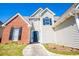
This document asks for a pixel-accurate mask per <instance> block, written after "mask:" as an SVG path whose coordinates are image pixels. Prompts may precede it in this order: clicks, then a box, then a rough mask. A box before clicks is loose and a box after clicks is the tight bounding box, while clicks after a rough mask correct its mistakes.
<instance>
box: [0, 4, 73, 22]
mask: <svg viewBox="0 0 79 59" xmlns="http://www.w3.org/2000/svg"><path fill="white" fill-rule="evenodd" d="M71 5H72V4H71V3H2V4H1V3H0V21H2V22H3V23H4V22H6V21H7V20H8V19H9V18H11V17H12V16H13V15H15V14H16V13H18V12H19V13H20V14H21V15H22V16H30V15H32V14H33V13H34V12H35V11H36V10H37V9H38V8H40V7H41V8H43V9H45V8H49V9H50V10H51V11H52V12H54V13H55V14H56V16H61V15H62V14H63V13H64V12H65V11H66V10H67V9H68V8H69V7H71Z"/></svg>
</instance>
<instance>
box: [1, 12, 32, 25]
mask: <svg viewBox="0 0 79 59" xmlns="http://www.w3.org/2000/svg"><path fill="white" fill-rule="evenodd" d="M17 15H19V16H20V17H21V18H22V20H23V21H24V22H25V23H27V24H28V26H30V24H29V23H28V22H27V21H26V20H25V19H24V17H23V16H22V15H21V14H20V13H16V14H15V15H14V16H13V17H11V18H10V19H9V20H8V21H7V22H5V23H4V24H2V26H5V25H6V24H8V23H9V22H10V21H11V20H13V19H14V18H15V17H16V16H17Z"/></svg>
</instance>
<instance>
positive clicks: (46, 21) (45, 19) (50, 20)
mask: <svg viewBox="0 0 79 59" xmlns="http://www.w3.org/2000/svg"><path fill="white" fill-rule="evenodd" d="M43 25H52V19H51V18H48V17H45V18H43Z"/></svg>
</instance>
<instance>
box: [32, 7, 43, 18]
mask: <svg viewBox="0 0 79 59" xmlns="http://www.w3.org/2000/svg"><path fill="white" fill-rule="evenodd" d="M40 11H43V9H42V8H39V9H38V10H36V11H35V12H34V13H33V14H32V15H31V17H32V16H34V15H35V14H36V13H37V12H40Z"/></svg>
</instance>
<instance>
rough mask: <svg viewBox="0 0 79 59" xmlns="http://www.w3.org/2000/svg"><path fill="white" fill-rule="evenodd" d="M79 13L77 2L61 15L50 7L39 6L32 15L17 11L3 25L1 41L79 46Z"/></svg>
mask: <svg viewBox="0 0 79 59" xmlns="http://www.w3.org/2000/svg"><path fill="white" fill-rule="evenodd" d="M75 8H76V9H77V10H75ZM78 13H79V11H78V5H77V4H73V5H72V6H71V7H70V8H69V9H68V10H67V11H66V12H65V13H64V14H63V15H62V16H61V17H59V16H56V15H55V13H54V12H52V11H51V10H49V9H48V8H46V9H44V10H43V9H42V8H39V9H38V10H37V11H36V12H35V13H33V14H32V15H31V16H22V15H20V14H19V13H17V14H16V15H14V16H13V17H12V18H10V19H9V20H8V21H7V22H6V23H4V24H3V25H2V26H3V27H4V29H3V34H2V40H1V42H2V43H8V42H10V41H17V42H19V43H24V44H29V43H55V44H59V45H64V46H69V47H74V48H79V32H78V31H79V20H78V18H79V17H78ZM76 24H77V25H76Z"/></svg>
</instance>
